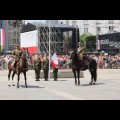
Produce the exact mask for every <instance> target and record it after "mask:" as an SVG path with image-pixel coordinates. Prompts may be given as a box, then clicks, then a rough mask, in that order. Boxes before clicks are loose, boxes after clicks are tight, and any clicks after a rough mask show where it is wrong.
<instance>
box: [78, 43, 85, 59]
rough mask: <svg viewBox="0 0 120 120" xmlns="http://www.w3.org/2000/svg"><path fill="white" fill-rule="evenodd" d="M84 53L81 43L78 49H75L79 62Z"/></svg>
mask: <svg viewBox="0 0 120 120" xmlns="http://www.w3.org/2000/svg"><path fill="white" fill-rule="evenodd" d="M84 52H85V47H84V46H83V45H82V44H81V43H79V47H78V49H77V53H78V56H79V58H80V60H82V57H83V55H84Z"/></svg>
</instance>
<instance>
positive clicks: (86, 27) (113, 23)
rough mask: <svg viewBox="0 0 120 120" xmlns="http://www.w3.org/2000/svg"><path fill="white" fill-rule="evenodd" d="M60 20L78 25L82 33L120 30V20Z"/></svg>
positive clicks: (106, 32)
mask: <svg viewBox="0 0 120 120" xmlns="http://www.w3.org/2000/svg"><path fill="white" fill-rule="evenodd" d="M58 22H59V23H60V24H69V25H72V26H76V27H78V28H79V31H80V34H84V33H85V34H87V33H92V34H93V35H96V34H97V33H98V34H100V35H103V34H109V33H115V32H120V20H59V21H58Z"/></svg>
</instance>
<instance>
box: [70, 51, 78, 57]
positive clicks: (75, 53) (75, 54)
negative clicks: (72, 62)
mask: <svg viewBox="0 0 120 120" xmlns="http://www.w3.org/2000/svg"><path fill="white" fill-rule="evenodd" d="M75 56H77V51H76V49H75V50H73V52H72V53H71V55H70V59H73V58H74V57H75Z"/></svg>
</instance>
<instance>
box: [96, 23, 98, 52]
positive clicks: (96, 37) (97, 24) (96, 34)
mask: <svg viewBox="0 0 120 120" xmlns="http://www.w3.org/2000/svg"><path fill="white" fill-rule="evenodd" d="M97 51H98V24H97V23H96V52H97Z"/></svg>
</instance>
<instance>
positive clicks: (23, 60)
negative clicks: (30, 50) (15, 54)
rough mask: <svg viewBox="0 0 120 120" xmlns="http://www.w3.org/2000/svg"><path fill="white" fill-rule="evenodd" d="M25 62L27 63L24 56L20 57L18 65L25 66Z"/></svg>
mask: <svg viewBox="0 0 120 120" xmlns="http://www.w3.org/2000/svg"><path fill="white" fill-rule="evenodd" d="M26 62H27V59H26V55H22V56H21V58H20V64H21V65H25V64H26Z"/></svg>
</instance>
